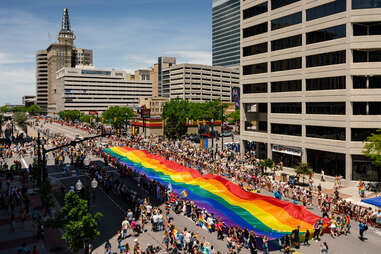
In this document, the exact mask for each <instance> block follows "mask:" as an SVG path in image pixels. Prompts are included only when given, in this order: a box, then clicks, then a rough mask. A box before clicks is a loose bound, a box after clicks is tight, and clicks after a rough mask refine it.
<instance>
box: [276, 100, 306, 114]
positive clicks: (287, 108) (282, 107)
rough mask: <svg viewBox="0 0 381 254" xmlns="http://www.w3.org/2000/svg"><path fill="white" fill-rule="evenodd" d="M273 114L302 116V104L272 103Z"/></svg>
mask: <svg viewBox="0 0 381 254" xmlns="http://www.w3.org/2000/svg"><path fill="white" fill-rule="evenodd" d="M271 113H281V114H301V113H302V103H300V102H289V103H285V102H283V103H271Z"/></svg>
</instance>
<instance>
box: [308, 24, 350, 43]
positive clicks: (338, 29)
mask: <svg viewBox="0 0 381 254" xmlns="http://www.w3.org/2000/svg"><path fill="white" fill-rule="evenodd" d="M306 36H307V44H312V43H317V42H322V41H329V40H335V39H339V38H345V36H346V25H345V24H343V25H340V26H334V27H328V28H325V29H321V30H317V31H313V32H309V33H307V35H306Z"/></svg>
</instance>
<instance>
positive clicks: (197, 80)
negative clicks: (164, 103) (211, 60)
mask: <svg viewBox="0 0 381 254" xmlns="http://www.w3.org/2000/svg"><path fill="white" fill-rule="evenodd" d="M162 84H163V86H164V87H165V86H168V88H169V93H170V96H169V97H170V98H171V99H174V98H182V99H185V100H189V101H193V102H205V101H210V100H216V99H220V100H221V101H222V102H232V89H233V88H235V89H239V70H238V69H237V68H228V67H220V66H210V65H200V64H177V65H172V66H171V67H169V68H166V69H164V70H163V78H162Z"/></svg>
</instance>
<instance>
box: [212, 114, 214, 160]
mask: <svg viewBox="0 0 381 254" xmlns="http://www.w3.org/2000/svg"><path fill="white" fill-rule="evenodd" d="M212 158H213V159H214V119H212Z"/></svg>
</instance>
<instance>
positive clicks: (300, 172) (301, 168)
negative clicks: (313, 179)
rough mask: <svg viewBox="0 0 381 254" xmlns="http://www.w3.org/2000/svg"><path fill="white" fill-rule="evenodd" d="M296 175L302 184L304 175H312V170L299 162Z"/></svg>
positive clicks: (306, 164)
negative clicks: (299, 176)
mask: <svg viewBox="0 0 381 254" xmlns="http://www.w3.org/2000/svg"><path fill="white" fill-rule="evenodd" d="M295 172H296V174H297V175H301V176H302V179H303V183H304V177H305V176H306V175H311V174H312V173H313V171H312V168H311V167H310V166H309V165H308V163H305V162H301V163H300V164H299V165H298V166H297V167H296V170H295Z"/></svg>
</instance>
